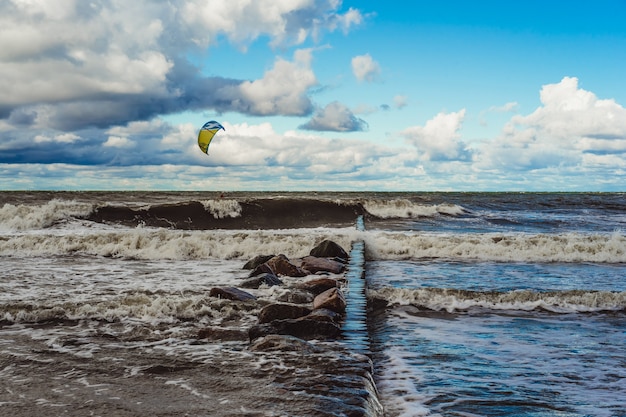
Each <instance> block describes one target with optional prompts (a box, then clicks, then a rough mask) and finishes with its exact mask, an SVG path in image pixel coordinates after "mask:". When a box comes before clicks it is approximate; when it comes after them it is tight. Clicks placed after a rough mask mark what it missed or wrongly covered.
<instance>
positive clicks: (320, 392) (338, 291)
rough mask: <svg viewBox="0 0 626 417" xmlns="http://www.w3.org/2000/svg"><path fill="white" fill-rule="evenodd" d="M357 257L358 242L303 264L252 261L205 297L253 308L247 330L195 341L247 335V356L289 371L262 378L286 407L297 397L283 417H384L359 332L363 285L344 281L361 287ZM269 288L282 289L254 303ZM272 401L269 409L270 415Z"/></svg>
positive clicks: (328, 244) (328, 249)
mask: <svg viewBox="0 0 626 417" xmlns="http://www.w3.org/2000/svg"><path fill="white" fill-rule="evenodd" d="M363 252H364V244H363V242H356V243H355V244H353V247H352V248H351V251H350V253H348V252H347V251H346V250H345V249H344V248H342V247H341V246H339V245H338V244H336V243H335V242H333V241H330V240H324V241H322V242H320V243H319V244H318V245H317V246H315V247H314V248H312V249H311V251H310V254H309V255H308V256H305V257H303V258H298V259H290V258H289V257H288V256H286V255H285V254H278V255H269V254H265V255H258V256H256V257H255V258H254V259H251V260H250V261H249V262H247V263H246V264H245V265H244V267H243V268H244V269H246V270H249V273H248V275H247V277H245V278H242V280H241V281H240V282H239V285H235V286H232V287H215V288H212V289H211V290H210V294H209V295H210V296H211V297H216V298H220V299H223V300H228V302H231V303H235V304H239V305H240V306H241V307H239V308H244V309H245V308H249V309H251V310H252V311H253V312H254V316H255V319H256V320H255V321H254V322H253V323H251V324H250V326H249V327H248V328H247V329H241V330H227V329H218V328H215V329H203V330H201V331H200V332H199V333H198V339H209V340H211V339H220V340H240V339H241V338H243V337H244V336H245V337H247V342H248V347H247V350H248V351H249V352H251V354H252V355H259V356H261V357H262V358H263V361H278V362H280V363H282V364H283V366H287V368H289V367H291V371H290V372H277V371H275V370H273V371H269V372H268V373H267V374H265V375H264V378H263V379H264V382H263V383H265V384H268V387H272V388H273V389H276V390H278V391H281V392H283V393H284V395H285V399H284V401H285V404H289V402H290V401H291V398H293V399H294V400H295V398H298V405H297V407H296V408H297V409H294V410H292V412H293V413H294V414H288V415H302V416H320V417H326V416H328V417H330V416H351V417H358V416H382V415H383V409H382V406H381V404H380V402H379V400H378V396H377V391H376V386H375V383H374V379H373V365H372V361H371V359H370V358H369V357H368V356H367V354H368V349H367V342H366V341H365V339H366V338H367V334H366V333H365V334H363V329H364V328H365V319H366V318H365V316H364V315H360V314H359V313H358V312H359V311H360V310H361V309H362V308H364V305H365V294H364V291H363V290H362V289H363V288H364V283H363V282H353V283H350V281H354V280H360V281H363V267H364V255H363ZM274 286H275V287H277V288H279V289H280V291H281V292H280V296H279V297H277V298H278V299H277V300H272V301H268V300H262V301H260V300H257V297H255V295H253V294H252V292H253V290H254V289H258V288H260V287H274ZM246 306H248V307H246ZM250 306H257V307H258V308H255V307H250ZM355 311H356V313H355ZM351 333H354V334H351ZM285 364H289V365H285ZM233 366H236V365H233ZM268 401H269V400H268ZM275 401H276V399H275V398H274V399H272V402H273V403H274V404H272V405H271V406H270V405H269V404H268V405H267V407H270V408H268V409H271V410H274V411H272V412H275V411H276V404H275ZM257 408H258V407H257ZM260 409H264V406H260ZM251 415H252V414H251ZM254 415H256V414H254ZM258 415H262V413H260V414H258ZM272 415H273V414H272Z"/></svg>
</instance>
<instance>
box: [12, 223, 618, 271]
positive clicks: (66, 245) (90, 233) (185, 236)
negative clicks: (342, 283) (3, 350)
mask: <svg viewBox="0 0 626 417" xmlns="http://www.w3.org/2000/svg"><path fill="white" fill-rule="evenodd" d="M323 239H330V240H334V241H335V242H337V243H338V244H339V245H341V246H342V247H344V248H346V250H347V249H349V248H350V247H351V245H352V242H354V241H357V240H363V241H364V242H365V247H366V257H367V259H368V260H420V259H444V260H460V261H492V262H546V263H551V262H567V263H569V262H592V263H626V236H624V234H621V233H613V234H607V235H600V234H598V235H586V234H577V233H569V234H559V235H549V234H540V235H529V234H506V235H504V234H502V235H500V234H446V235H443V234H442V235H438V234H422V233H417V232H412V233H389V232H377V231H372V232H370V231H365V232H361V231H358V230H356V228H355V227H345V228H309V229H280V230H189V231H184V230H178V229H165V228H147V227H146V228H143V227H137V228H132V229H122V228H110V229H89V228H83V229H80V230H78V231H75V230H70V231H67V230H47V231H35V232H32V231H31V232H23V233H12V234H9V235H5V236H0V256H12V255H15V254H19V256H39V255H61V256H63V255H73V254H87V255H96V256H105V257H120V258H122V257H127V258H134V259H152V260H156V259H174V260H185V259H208V258H216V259H246V258H250V257H254V256H256V255H258V254H262V253H264V254H269V253H274V254H278V253H285V254H292V256H304V255H307V254H308V251H309V250H310V249H311V248H312V247H314V246H315V245H316V244H318V243H319V242H320V241H321V240H323Z"/></svg>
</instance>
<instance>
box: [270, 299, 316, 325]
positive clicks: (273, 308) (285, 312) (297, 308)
mask: <svg viewBox="0 0 626 417" xmlns="http://www.w3.org/2000/svg"><path fill="white" fill-rule="evenodd" d="M310 312H311V309H310V308H308V307H305V306H302V305H297V304H283V303H280V304H268V305H266V306H265V307H263V308H262V309H261V311H260V312H259V323H269V322H271V321H274V320H284V319H297V318H298V317H303V316H306V315H307V314H309V313H310Z"/></svg>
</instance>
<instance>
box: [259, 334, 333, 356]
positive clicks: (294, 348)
mask: <svg viewBox="0 0 626 417" xmlns="http://www.w3.org/2000/svg"><path fill="white" fill-rule="evenodd" d="M249 349H250V350H252V351H254V352H259V351H261V352H271V351H279V352H303V353H318V352H321V351H322V349H321V348H319V347H317V346H315V345H314V344H312V343H309V342H307V341H305V340H302V339H300V338H298V337H294V336H289V335H279V334H270V335H268V336H265V337H262V338H260V339H258V340H256V341H255V342H254V343H253V344H251V345H250V347H249Z"/></svg>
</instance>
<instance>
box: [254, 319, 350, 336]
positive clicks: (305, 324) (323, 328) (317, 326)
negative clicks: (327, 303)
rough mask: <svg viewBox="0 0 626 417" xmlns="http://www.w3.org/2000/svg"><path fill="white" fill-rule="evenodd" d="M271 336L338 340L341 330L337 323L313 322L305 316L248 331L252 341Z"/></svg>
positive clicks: (263, 325)
mask: <svg viewBox="0 0 626 417" xmlns="http://www.w3.org/2000/svg"><path fill="white" fill-rule="evenodd" d="M270 334H281V335H290V336H295V337H299V338H301V339H305V340H311V339H336V338H338V337H339V336H340V334H341V329H340V328H339V326H338V325H336V324H335V323H331V322H327V321H321V320H312V319H308V318H307V317H306V316H305V317H300V318H297V319H286V320H274V321H272V322H270V323H263V324H257V325H255V326H252V327H251V328H250V330H249V331H248V336H249V337H250V340H251V341H253V340H255V339H258V338H259V337H264V336H268V335H270Z"/></svg>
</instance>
